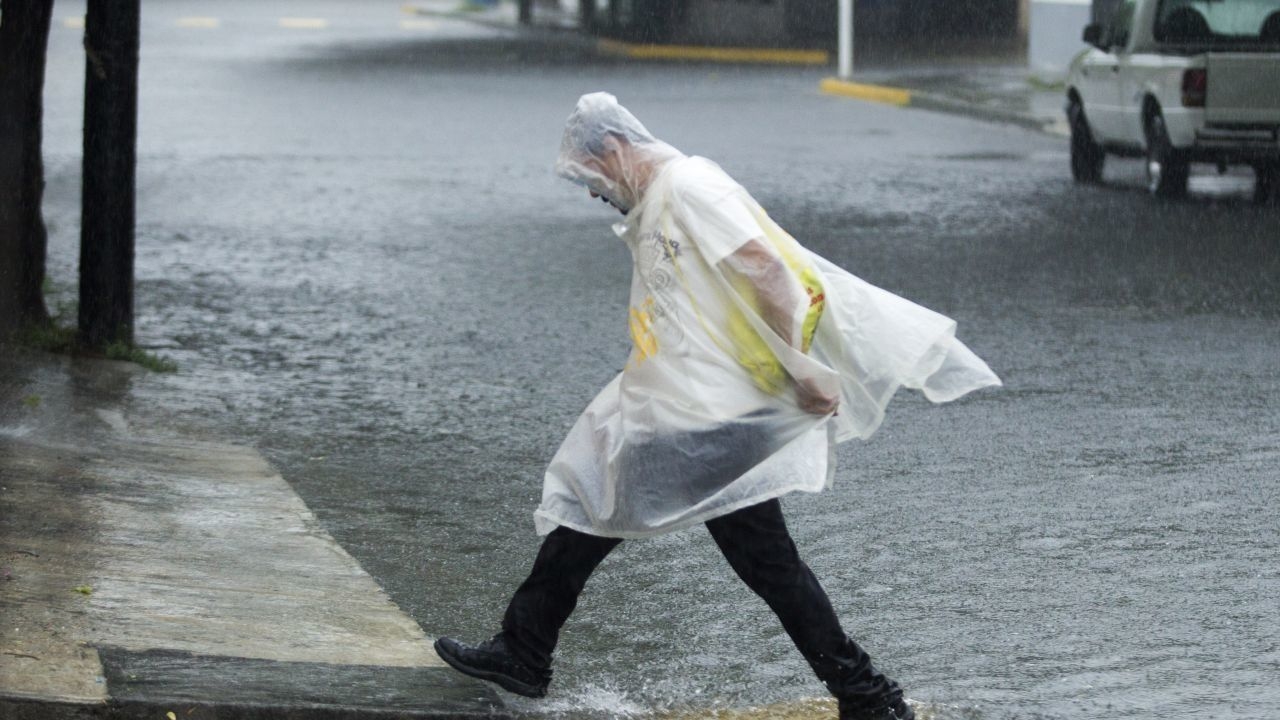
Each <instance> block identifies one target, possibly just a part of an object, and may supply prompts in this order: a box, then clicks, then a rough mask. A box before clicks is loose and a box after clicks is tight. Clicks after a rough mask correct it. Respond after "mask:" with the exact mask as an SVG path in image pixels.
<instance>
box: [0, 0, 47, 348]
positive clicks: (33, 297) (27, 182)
mask: <svg viewBox="0 0 1280 720" xmlns="http://www.w3.org/2000/svg"><path fill="white" fill-rule="evenodd" d="M52 16H53V0H16V1H15V0H0V337H3V336H5V335H8V334H10V333H12V332H13V331H14V330H17V329H19V328H22V327H25V326H27V325H31V324H35V323H45V322H48V320H49V313H48V310H47V309H46V308H45V305H44V296H43V294H42V288H41V285H42V284H43V283H44V270H45V252H46V245H47V242H46V240H47V235H46V233H45V227H44V217H43V215H42V214H41V211H40V204H41V198H42V196H43V195H44V160H43V158H42V156H41V148H40V146H41V141H42V138H43V130H42V124H43V119H44V99H43V94H44V66H45V51H46V49H47V48H48V44H49V22H50V19H51V18H52Z"/></svg>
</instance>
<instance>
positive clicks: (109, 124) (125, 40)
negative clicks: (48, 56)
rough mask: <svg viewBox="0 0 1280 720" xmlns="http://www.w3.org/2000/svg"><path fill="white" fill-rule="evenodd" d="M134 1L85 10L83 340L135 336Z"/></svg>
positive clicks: (93, 342) (95, 4) (96, 344)
mask: <svg viewBox="0 0 1280 720" xmlns="http://www.w3.org/2000/svg"><path fill="white" fill-rule="evenodd" d="M140 12H141V11H140V7H139V0H89V5H88V12H87V13H86V15H85V36H84V47H85V56H86V57H85V82H84V173H83V180H82V182H83V185H82V189H81V203H82V204H81V213H80V318H79V320H80V339H81V341H82V342H83V343H84V344H85V345H86V346H87V347H90V348H101V347H104V346H105V345H107V344H110V343H113V342H125V343H129V344H132V343H133V231H134V207H135V205H134V191H135V182H134V178H135V170H136V164H137V126H138V25H139V21H140Z"/></svg>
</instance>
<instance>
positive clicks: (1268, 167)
mask: <svg viewBox="0 0 1280 720" xmlns="http://www.w3.org/2000/svg"><path fill="white" fill-rule="evenodd" d="M1253 171H1254V173H1255V174H1256V175H1257V177H1258V182H1257V184H1256V185H1254V187H1253V201H1254V202H1256V203H1259V204H1261V203H1265V202H1267V201H1270V200H1280V162H1270V163H1259V164H1257V165H1255V166H1254V167H1253Z"/></svg>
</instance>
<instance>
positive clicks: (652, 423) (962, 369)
mask: <svg viewBox="0 0 1280 720" xmlns="http://www.w3.org/2000/svg"><path fill="white" fill-rule="evenodd" d="M556 172H557V173H558V174H559V175H560V176H562V177H564V178H566V179H568V180H571V181H573V182H575V183H578V184H581V185H583V186H585V187H586V189H587V190H588V191H589V192H590V194H591V196H592V197H598V198H601V199H603V200H604V201H605V202H608V203H609V204H611V205H613V206H614V207H616V208H617V209H618V210H620V211H621V212H622V213H623V215H624V219H623V220H622V221H621V222H619V223H618V224H617V225H615V226H614V231H615V232H616V233H617V234H618V235H619V236H620V237H621V238H622V240H623V241H624V242H625V243H626V244H627V247H628V248H629V249H630V250H631V255H632V259H633V261H634V266H633V275H632V283H631V300H630V307H629V309H628V323H629V328H630V334H631V340H632V349H631V355H630V357H629V359H628V361H627V364H626V367H625V369H624V370H623V371H622V372H621V373H620V374H619V375H618V376H617V377H616V378H614V380H613V381H612V382H610V383H609V384H608V385H607V386H606V387H605V388H604V389H603V390H602V391H601V392H600V393H599V394H598V395H597V396H596V397H595V399H594V400H592V402H591V404H590V405H589V406H588V407H587V409H586V410H585V411H584V412H583V413H582V415H581V417H579V419H578V421H577V423H576V424H575V425H574V426H573V428H572V429H571V430H570V432H569V435H568V437H567V438H566V439H565V441H564V443H563V445H562V446H561V447H560V449H559V451H558V452H557V453H556V455H555V457H554V458H553V460H552V461H551V464H550V466H549V467H548V469H547V473H546V478H545V481H544V486H543V495H542V503H541V506H540V507H539V508H538V509H537V511H536V512H535V514H534V519H535V525H536V528H537V530H538V532H539V534H541V535H545V536H546V537H545V539H544V541H543V545H542V548H541V550H540V551H539V553H538V555H537V558H536V560H535V562H534V566H533V570H532V572H531V573H530V575H529V577H528V579H527V580H525V582H524V583H523V584H522V585H521V586H520V587H519V589H518V590H517V591H516V593H515V595H514V597H513V598H512V600H511V602H510V605H509V606H508V608H507V611H506V614H505V616H504V618H503V622H502V631H501V632H500V633H498V634H497V635H496V636H495V637H493V638H492V639H491V640H489V641H487V642H485V643H482V644H480V645H478V646H470V645H466V644H463V643H460V642H458V641H456V640H452V639H449V638H441V639H440V640H438V641H437V643H436V649H437V651H438V652H439V654H440V656H441V657H442V658H443V659H444V660H445V661H446V662H448V663H449V664H450V665H452V666H453V667H454V668H456V669H458V670H460V671H461V672H464V673H466V674H469V675H472V676H475V677H480V678H483V679H486V680H491V681H493V682H496V683H498V684H499V685H501V686H502V687H504V688H506V689H507V690H510V691H512V692H515V693H519V694H522V695H526V696H530V697H542V696H543V695H545V693H546V689H547V685H548V683H549V682H550V679H551V670H550V665H551V658H552V651H553V650H554V648H555V644H556V640H557V638H558V635H559V631H560V628H561V626H562V625H563V624H564V622H565V621H566V620H567V619H568V617H569V614H570V613H571V612H572V611H573V608H574V606H575V604H576V602H577V597H578V595H579V593H580V592H581V591H582V589H583V586H584V585H585V583H586V581H587V578H588V576H590V574H591V572H592V571H593V570H594V568H595V567H596V565H597V564H598V563H599V562H600V561H601V560H603V559H604V557H605V556H606V555H607V554H608V553H609V552H610V551H611V550H612V549H613V548H614V547H615V546H617V545H618V543H619V542H621V540H622V539H624V538H640V537H646V536H652V535H656V534H659V533H665V532H670V531H673V530H677V529H680V528H684V527H688V526H690V525H694V524H698V523H705V525H706V527H707V530H708V531H710V533H711V536H712V538H713V539H714V540H715V542H716V543H717V545H718V546H719V547H720V550H721V551H722V552H723V553H724V555H725V557H726V559H727V560H728V561H729V564H730V565H731V566H732V567H733V569H734V570H735V571H736V572H737V573H738V575H739V577H741V578H742V579H743V580H744V581H745V582H746V583H747V584H748V585H749V586H750V587H751V589H752V590H754V591H755V592H756V593H757V594H759V595H760V596H761V597H762V598H763V599H764V600H765V601H766V602H767V603H768V604H769V607H770V608H772V609H773V610H774V612H775V613H776V614H777V615H778V618H779V619H780V620H781V621H782V624H783V626H784V628H785V629H786V631H787V633H788V634H789V635H790V636H791V639H792V640H793V641H794V642H795V644H796V647H797V648H798V649H799V650H800V652H801V654H802V655H803V656H804V658H805V660H807V661H808V662H809V664H810V666H811V667H812V668H813V670H814V672H815V673H816V674H817V675H818V677H819V678H820V679H821V680H822V681H823V682H824V683H825V684H826V686H827V688H828V689H829V690H830V691H831V692H832V694H833V695H835V697H836V698H837V700H838V701H839V708H840V717H841V718H858V719H865V720H870V719H872V718H874V719H876V720H906V719H907V718H912V717H914V715H913V712H912V710H911V708H910V706H909V705H908V704H907V703H906V702H905V701H904V699H903V695H902V690H901V688H900V687H899V686H898V684H897V683H896V682H894V681H892V680H890V679H889V678H887V677H885V676H884V675H883V674H881V673H880V672H879V671H877V670H876V669H875V667H874V666H873V665H872V664H871V660H870V658H869V657H868V655H867V654H866V652H864V651H863V650H862V649H861V648H860V647H858V645H857V644H855V643H854V642H853V641H852V640H851V639H849V637H848V636H847V635H846V634H845V632H844V631H843V630H842V629H841V626H840V623H839V620H838V619H837V618H836V615H835V612H834V611H833V610H832V607H831V603H830V601H829V600H828V598H827V595H826V593H825V592H824V591H823V589H822V587H821V586H820V585H819V583H818V581H817V579H816V578H815V577H814V575H813V573H812V572H811V571H810V570H809V568H808V567H807V566H806V565H805V564H804V563H803V562H802V561H801V560H800V557H799V555H798V554H797V551H796V547H795V545H794V543H793V542H792V540H791V537H790V535H789V534H788V532H787V527H786V524H785V522H784V519H783V515H782V510H781V505H780V503H779V502H778V499H777V498H779V497H780V496H782V495H784V494H787V493H790V492H792V491H797V490H800V491H805V492H819V491H821V490H823V489H825V488H827V487H829V486H830V485H831V480H832V475H833V471H834V465H833V454H832V449H833V446H834V444H835V443H838V442H841V441H844V440H848V439H851V438H855V437H856V438H866V437H869V436H870V435H871V434H872V433H873V432H874V431H875V430H876V428H877V427H878V426H879V424H880V422H881V420H882V419H883V417H884V409H885V406H886V405H887V404H888V402H889V400H890V398H891V396H892V395H893V394H894V392H895V391H896V390H897V389H898V388H899V387H902V386H906V387H910V388H915V389H919V390H921V391H923V392H924V394H925V395H926V396H927V397H928V398H929V399H930V400H933V401H934V402H945V401H949V400H953V399H955V398H958V397H960V396H961V395H964V394H966V393H968V392H970V391H972V390H975V389H977V388H981V387H985V386H991V385H998V384H999V383H1000V381H999V379H998V378H997V377H996V376H995V375H994V374H993V373H992V372H991V370H990V369H989V368H988V367H987V366H986V364H984V363H983V362H982V361H981V360H980V359H979V358H978V357H977V356H975V355H974V354H973V353H972V352H970V351H969V349H968V348H966V347H965V346H964V345H963V344H961V343H960V342H959V341H958V340H956V339H955V323H954V322H953V321H951V320H950V319H948V318H946V317H943V316H941V315H938V314H937V313H934V312H931V311H929V310H926V309H924V308H922V307H920V306H918V305H915V304H913V303H911V302H909V301H907V300H904V299H902V298H900V297H897V296H896V295H893V294H891V293H888V292H886V291H884V290H881V289H879V288H876V287H874V286H872V285H869V284H867V283H865V282H863V281H862V280H859V279H858V278H856V277H854V276H852V275H850V274H849V273H847V272H845V271H843V270H841V269H840V268H838V267H836V266H835V265H832V264H831V263H829V262H827V261H826V260H824V259H822V258H821V257H819V256H817V255H815V254H813V253H811V252H809V251H808V250H806V249H805V248H803V247H802V246H801V245H800V244H798V243H797V242H796V241H795V240H794V239H793V238H791V236H789V235H788V234H787V233H786V232H784V231H783V230H782V229H781V228H780V227H778V225H777V224H776V223H774V222H773V220H771V219H770V218H769V216H768V215H767V214H766V213H765V211H764V210H763V209H762V208H761V207H760V205H759V204H758V203H756V201H755V200H754V199H753V198H752V197H751V196H750V195H749V194H748V193H747V192H746V190H744V189H743V188H742V186H741V185H739V184H738V183H736V182H735V181H734V180H733V179H731V178H730V177H729V176H728V175H727V174H725V172H724V171H723V170H721V169H720V167H719V166H717V165H716V164H715V163H713V162H711V161H710V160H707V159H705V158H700V157H686V156H685V155H683V154H682V153H680V152H679V151H678V150H676V149H675V148H673V147H671V146H670V145H668V144H666V143H664V142H662V141H660V140H657V139H656V138H654V137H653V135H651V134H650V133H649V131H648V130H646V129H645V127H644V126H643V125H642V124H641V123H640V121H639V120H637V119H636V118H635V116H633V115H632V114H631V113H630V112H628V111H627V109H626V108H624V107H622V106H621V105H619V104H618V102H617V100H616V99H615V98H614V97H613V96H612V95H609V94H607V93H592V94H589V95H584V96H583V97H582V98H581V99H579V101H578V104H577V107H576V108H575V109H574V111H573V113H572V114H571V115H570V116H569V119H568V122H567V124H566V126H565V130H564V137H563V140H562V143H561V146H560V155H559V158H558V160H557V162H556Z"/></svg>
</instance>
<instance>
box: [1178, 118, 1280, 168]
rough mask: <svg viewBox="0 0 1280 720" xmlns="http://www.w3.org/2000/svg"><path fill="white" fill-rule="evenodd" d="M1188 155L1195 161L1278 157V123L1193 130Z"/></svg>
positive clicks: (1279, 155)
mask: <svg viewBox="0 0 1280 720" xmlns="http://www.w3.org/2000/svg"><path fill="white" fill-rule="evenodd" d="M1189 155H1190V156H1191V157H1190V159H1191V160H1194V161H1198V162H1259V161H1267V160H1280V125H1231V126H1225V125H1210V126H1208V127H1204V128H1199V129H1197V130H1196V131H1195V141H1194V142H1193V143H1192V145H1191V147H1190V148H1189Z"/></svg>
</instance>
